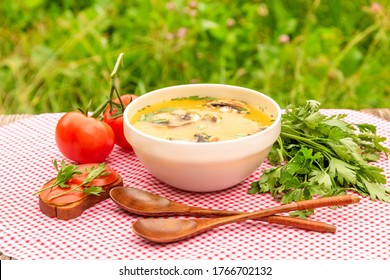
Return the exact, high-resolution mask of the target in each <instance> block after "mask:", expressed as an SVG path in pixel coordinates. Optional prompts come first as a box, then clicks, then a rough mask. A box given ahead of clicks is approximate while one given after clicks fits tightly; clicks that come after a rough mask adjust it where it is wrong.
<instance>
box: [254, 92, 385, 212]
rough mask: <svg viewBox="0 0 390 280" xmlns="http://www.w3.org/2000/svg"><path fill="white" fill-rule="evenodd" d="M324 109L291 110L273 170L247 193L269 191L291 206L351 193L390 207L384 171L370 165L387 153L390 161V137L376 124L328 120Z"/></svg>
mask: <svg viewBox="0 0 390 280" xmlns="http://www.w3.org/2000/svg"><path fill="white" fill-rule="evenodd" d="M319 107H320V103H319V102H317V101H315V100H308V101H307V102H306V105H305V106H302V107H296V106H293V105H289V106H287V108H286V112H285V113H284V114H283V115H282V130H281V133H280V136H279V138H278V139H277V141H276V142H275V143H274V145H273V147H272V149H271V151H270V153H269V155H268V159H269V161H270V163H271V164H272V165H273V167H271V168H268V169H265V170H264V171H263V173H262V175H261V176H260V178H259V180H258V181H254V182H252V184H251V187H250V189H249V190H248V192H249V193H250V194H256V193H268V192H269V193H271V195H272V196H273V197H274V198H275V199H277V200H280V201H281V202H282V203H290V202H292V201H299V200H306V199H311V198H312V197H313V196H316V195H319V196H334V195H339V194H344V193H345V192H346V191H347V190H351V191H354V192H356V193H359V194H361V195H363V196H370V198H371V199H372V200H380V201H384V202H390V189H389V188H387V187H386V186H385V184H386V177H385V176H384V174H383V173H382V172H383V170H382V169H381V168H379V167H376V166H373V165H371V164H370V162H374V161H377V160H378V159H380V156H381V155H383V154H384V156H386V157H387V158H388V156H389V153H390V150H389V148H387V147H385V146H384V145H383V142H384V141H385V140H386V138H384V137H381V136H379V135H377V134H376V132H377V131H376V127H375V126H374V125H372V124H350V123H347V122H346V121H345V120H344V119H345V117H346V116H347V115H345V114H339V115H332V116H326V115H324V114H322V113H321V112H320V110H319ZM311 213H313V211H297V212H296V213H292V215H295V216H299V217H302V216H308V215H310V214H311Z"/></svg>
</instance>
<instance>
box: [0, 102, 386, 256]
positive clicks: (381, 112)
mask: <svg viewBox="0 0 390 280" xmlns="http://www.w3.org/2000/svg"><path fill="white" fill-rule="evenodd" d="M361 111H362V112H365V113H370V114H372V115H375V116H379V117H381V118H383V119H386V120H390V108H380V109H363V110H361ZM32 116H34V115H31V114H13V115H0V126H3V125H6V124H10V123H13V122H16V121H19V120H21V119H25V118H29V117H32ZM12 259H14V258H12V257H9V256H6V255H4V254H2V253H1V252H0V260H12Z"/></svg>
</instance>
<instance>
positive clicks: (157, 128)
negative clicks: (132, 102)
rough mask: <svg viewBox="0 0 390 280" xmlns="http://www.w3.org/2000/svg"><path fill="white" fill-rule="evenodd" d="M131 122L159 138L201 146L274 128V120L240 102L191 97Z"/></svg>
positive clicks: (151, 108) (143, 111) (158, 105)
mask: <svg viewBox="0 0 390 280" xmlns="http://www.w3.org/2000/svg"><path fill="white" fill-rule="evenodd" d="M130 122H131V124H132V125H133V126H134V127H135V128H137V129H139V130H140V131H142V132H144V133H146V134H149V135H152V136H155V137H159V138H162V139H167V140H173V141H190V142H199V143H201V142H217V141H224V140H232V139H237V138H241V137H245V136H248V135H252V134H254V133H257V132H259V131H261V130H263V129H265V128H266V127H268V126H269V125H271V124H272V122H273V119H272V118H271V117H270V116H268V115H267V114H266V113H264V112H263V111H262V110H261V109H259V108H256V107H255V106H253V105H251V104H247V103H245V102H242V101H239V100H234V99H228V98H226V99H217V98H211V97H199V96H190V97H186V98H177V99H172V100H166V101H162V102H159V103H156V104H152V105H150V106H147V107H145V108H143V109H141V110H139V111H138V112H137V113H135V114H134V115H133V116H132V117H131V119H130Z"/></svg>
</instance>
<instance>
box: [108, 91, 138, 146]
mask: <svg viewBox="0 0 390 280" xmlns="http://www.w3.org/2000/svg"><path fill="white" fill-rule="evenodd" d="M137 97H138V96H137V95H135V94H125V95H122V96H121V100H122V102H123V105H124V106H125V107H126V106H127V105H128V104H129V103H130V102H131V101H133V100H134V99H136V98H137ZM112 102H113V103H116V104H119V108H120V102H119V99H118V98H117V99H114V100H113V101H112ZM110 109H111V108H110V106H108V107H107V109H106V111H105V112H104V116H103V121H104V122H105V123H107V124H108V125H109V126H111V128H112V130H113V131H114V134H115V144H117V145H118V146H120V147H122V148H125V149H131V145H130V144H129V142H127V140H126V138H125V135H124V133H123V115H122V114H123V112H118V110H117V109H116V108H113V109H112V110H111V112H110ZM118 113H119V116H118V117H116V116H115V115H116V114H118Z"/></svg>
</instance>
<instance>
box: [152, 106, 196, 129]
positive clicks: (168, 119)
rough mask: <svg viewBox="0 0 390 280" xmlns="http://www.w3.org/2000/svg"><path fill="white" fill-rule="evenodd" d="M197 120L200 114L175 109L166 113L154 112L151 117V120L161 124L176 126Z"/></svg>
mask: <svg viewBox="0 0 390 280" xmlns="http://www.w3.org/2000/svg"><path fill="white" fill-rule="evenodd" d="M198 120H200V116H199V115H198V114H195V113H190V112H187V111H185V110H182V109H177V110H174V111H172V112H168V113H158V114H155V115H154V116H153V117H152V119H151V122H152V123H154V124H158V125H162V126H168V127H178V126H182V125H186V124H189V123H193V122H196V121H198Z"/></svg>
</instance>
